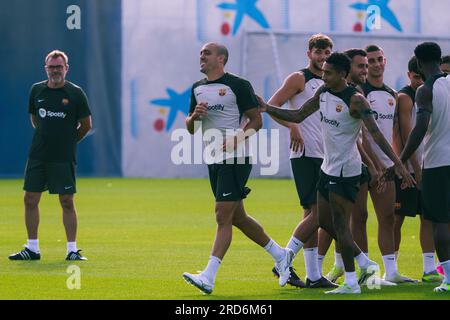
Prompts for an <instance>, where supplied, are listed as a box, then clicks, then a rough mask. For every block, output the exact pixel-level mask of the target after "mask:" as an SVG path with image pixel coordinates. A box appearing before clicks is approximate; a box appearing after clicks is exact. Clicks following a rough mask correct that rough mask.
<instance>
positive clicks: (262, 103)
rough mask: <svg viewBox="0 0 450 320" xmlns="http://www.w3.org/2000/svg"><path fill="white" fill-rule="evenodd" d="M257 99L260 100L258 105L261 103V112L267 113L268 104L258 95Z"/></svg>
mask: <svg viewBox="0 0 450 320" xmlns="http://www.w3.org/2000/svg"><path fill="white" fill-rule="evenodd" d="M256 99H258V103H259V108H258V110H259V112H266V111H267V104H266V102H265V101H264V99H263V98H261V97H260V96H258V95H256Z"/></svg>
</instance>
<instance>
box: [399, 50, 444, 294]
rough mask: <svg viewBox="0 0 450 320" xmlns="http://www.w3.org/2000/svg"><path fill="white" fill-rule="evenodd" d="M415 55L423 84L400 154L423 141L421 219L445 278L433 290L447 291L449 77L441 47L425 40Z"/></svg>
mask: <svg viewBox="0 0 450 320" xmlns="http://www.w3.org/2000/svg"><path fill="white" fill-rule="evenodd" d="M414 54H415V56H416V58H417V61H418V66H419V71H420V72H421V74H422V76H423V78H424V79H425V84H424V85H422V86H420V87H419V88H418V89H417V93H416V104H417V109H418V112H417V118H416V125H415V127H414V129H413V130H412V132H411V134H410V136H409V138H408V141H407V143H406V146H405V148H404V149H403V152H402V154H401V156H400V158H401V160H402V161H403V162H406V161H407V160H408V159H409V158H410V157H411V156H412V155H413V153H414V152H415V151H416V149H417V148H418V147H419V145H420V143H421V142H422V140H423V142H424V157H423V168H422V194H423V200H424V218H425V219H427V220H430V221H431V222H432V223H433V231H434V232H433V235H434V245H435V247H436V252H437V255H438V258H439V261H440V264H441V266H442V268H443V269H444V274H445V278H444V281H443V282H442V284H441V285H440V286H439V287H436V288H435V289H434V291H436V292H447V293H448V292H450V230H449V223H450V156H449V155H450V76H449V75H448V74H446V73H442V71H441V70H440V68H439V64H440V62H441V48H440V47H439V45H438V44H437V43H434V42H424V43H421V44H420V45H418V46H417V47H416V48H415V50H414Z"/></svg>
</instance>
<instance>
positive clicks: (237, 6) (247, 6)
mask: <svg viewBox="0 0 450 320" xmlns="http://www.w3.org/2000/svg"><path fill="white" fill-rule="evenodd" d="M256 2H258V0H235V3H229V2H222V3H220V4H218V5H217V7H219V8H220V9H222V10H235V11H236V17H235V20H234V26H233V35H235V34H236V32H237V31H238V29H239V27H240V25H241V23H242V20H243V19H244V17H245V16H246V15H248V16H249V17H250V18H252V19H253V20H254V21H256V22H257V23H258V24H259V25H260V26H261V27H263V28H264V29H268V28H270V26H269V23H268V22H267V20H266V18H265V17H264V15H263V14H262V13H261V11H260V10H259V9H258V8H256Z"/></svg>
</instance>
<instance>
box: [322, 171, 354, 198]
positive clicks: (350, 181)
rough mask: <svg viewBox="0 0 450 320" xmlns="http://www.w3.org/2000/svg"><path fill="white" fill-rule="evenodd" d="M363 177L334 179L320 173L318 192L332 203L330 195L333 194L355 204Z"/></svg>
mask: <svg viewBox="0 0 450 320" xmlns="http://www.w3.org/2000/svg"><path fill="white" fill-rule="evenodd" d="M360 179H361V175H357V176H354V177H333V176H329V175H327V174H326V173H325V172H323V171H320V177H319V183H318V184H317V191H318V192H319V193H320V194H321V195H322V196H323V197H324V198H325V199H326V200H327V201H330V198H329V193H330V192H333V193H336V194H338V195H340V196H341V197H344V198H345V199H347V200H349V201H351V202H353V203H355V201H356V196H357V194H358V191H359V181H360Z"/></svg>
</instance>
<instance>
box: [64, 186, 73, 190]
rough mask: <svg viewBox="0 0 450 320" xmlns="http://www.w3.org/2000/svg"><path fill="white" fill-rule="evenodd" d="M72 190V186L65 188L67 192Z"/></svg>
mask: <svg viewBox="0 0 450 320" xmlns="http://www.w3.org/2000/svg"><path fill="white" fill-rule="evenodd" d="M70 188H72V186H70V187H64V189H66V190H69V189H70Z"/></svg>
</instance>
